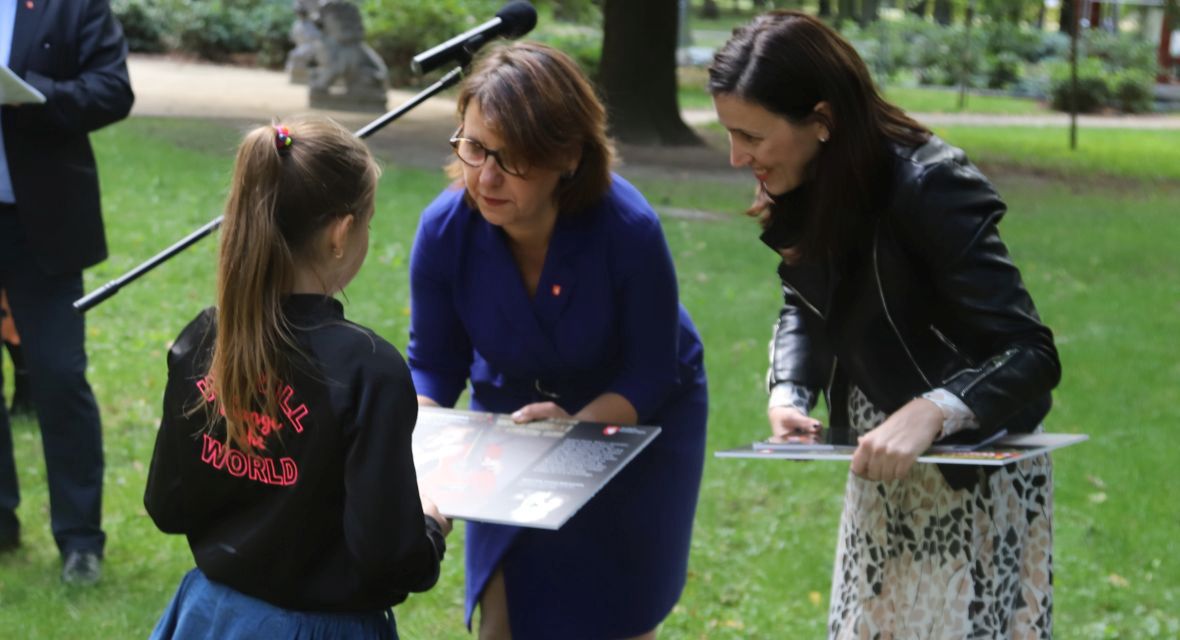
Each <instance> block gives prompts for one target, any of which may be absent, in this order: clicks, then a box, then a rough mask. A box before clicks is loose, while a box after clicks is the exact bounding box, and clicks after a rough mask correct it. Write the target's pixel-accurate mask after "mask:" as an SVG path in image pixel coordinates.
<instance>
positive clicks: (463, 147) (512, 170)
mask: <svg viewBox="0 0 1180 640" xmlns="http://www.w3.org/2000/svg"><path fill="white" fill-rule="evenodd" d="M458 134H459V132H458V131H456V132H455V135H454V136H451V148H452V149H454V150H455V155H456V156H457V157H458V158H459V160H460V161H461V162H462V163H463V164H465V165H467V166H469V167H475V168H479V167H482V166H483V163H484V162H486V161H487V159H488V157H489V156H491V157H492V158H495V159H496V164H497V165H499V167H500V170H501V171H503V172H504V173H507V174H508V175H510V176H514V177H517V178H523V177H524V174H525V173H527V172H528V169H529V168H528V165H527V164H521V163H519V162H518V161H516V160H512V159H507V160H506V159H505V158H504V150H503V149H499V150H495V151H493V150H492V149H489V148H487V147H485V146H483V145H482V144H480V143H478V142H476V141H475V140H472V139H471V138H463V137H460V136H459V135H458Z"/></svg>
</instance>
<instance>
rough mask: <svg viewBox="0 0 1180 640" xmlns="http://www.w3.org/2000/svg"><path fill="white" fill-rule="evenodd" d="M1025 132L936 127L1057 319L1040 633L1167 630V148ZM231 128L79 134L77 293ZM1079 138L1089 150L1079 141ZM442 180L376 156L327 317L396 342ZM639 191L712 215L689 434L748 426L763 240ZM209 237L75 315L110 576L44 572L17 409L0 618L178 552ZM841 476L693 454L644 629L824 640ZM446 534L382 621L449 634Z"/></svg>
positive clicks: (27, 614) (106, 633) (673, 230)
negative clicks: (168, 454) (86, 361)
mask: <svg viewBox="0 0 1180 640" xmlns="http://www.w3.org/2000/svg"><path fill="white" fill-rule="evenodd" d="M1033 131H1038V130H1033ZM1023 132H1024V130H1019V131H1012V130H1009V129H1003V130H976V129H966V128H953V129H948V130H946V131H942V132H941V133H943V134H944V135H945V136H946V137H947V138H948V139H949V140H950V141H951V142H953V143H956V144H962V145H964V146H966V147H967V148H968V150H969V152H970V153H971V155H972V157H974V158H976V159H978V160H980V161H981V162H983V163H985V165H987V166H992V165H994V166H996V167H1004V168H1003V170H997V172H996V177H997V184H998V187H999V189H1000V191H1001V193H1002V194H1003V195H1004V196H1005V197H1006V199H1007V201H1008V202H1009V205H1010V213H1009V215H1008V217H1007V218H1006V220H1005V222H1004V225H1003V227H1002V230H1003V232H1004V235H1005V238H1006V239H1007V241H1008V243H1009V246H1010V248H1011V250H1012V253H1013V254H1014V256H1015V259H1016V260H1017V262H1018V263H1019V264H1020V266H1021V267H1022V269H1023V272H1024V275H1025V279H1026V282H1027V285H1028V287H1029V288H1030V290H1031V291H1032V293H1033V295H1034V297H1035V298H1036V300H1037V303H1038V306H1039V309H1040V312H1041V315H1042V317H1043V318H1044V320H1045V321H1046V322H1047V323H1048V324H1049V325H1050V326H1051V327H1052V328H1053V329H1054V331H1055V334H1056V336H1057V340H1058V346H1059V348H1060V351H1061V357H1062V361H1063V364H1064V368H1065V373H1064V379H1063V381H1062V384H1061V387H1060V388H1059V389H1058V391H1057V393H1056V395H1055V399H1056V404H1055V408H1054V411H1053V413H1052V414H1050V416H1049V420H1048V423H1047V426H1048V428H1049V429H1050V430H1052V431H1065V432H1083V433H1088V434H1090V436H1091V441H1090V442H1088V443H1086V444H1083V445H1080V446H1077V447H1073V448H1070V449H1067V450H1064V451H1062V452H1061V453H1060V454H1058V455H1056V456H1055V457H1054V463H1055V467H1056V472H1055V477H1056V482H1057V492H1056V541H1057V542H1056V566H1055V579H1056V580H1055V581H1056V585H1057V590H1056V600H1057V603H1056V611H1055V617H1056V635H1057V637H1061V638H1118V637H1122V638H1148V637H1177V636H1180V616H1178V614H1177V605H1176V603H1177V601H1178V600H1180V562H1178V561H1177V558H1178V557H1180V511H1178V510H1177V509H1176V508H1175V504H1176V499H1175V497H1174V496H1176V495H1180V473H1177V472H1176V471H1175V470H1174V469H1175V467H1174V466H1173V461H1172V459H1173V457H1174V456H1175V452H1176V451H1178V450H1180V430H1178V429H1177V428H1176V426H1177V424H1180V408H1178V407H1180V402H1178V398H1177V392H1176V391H1175V381H1176V380H1177V379H1180V358H1178V357H1177V356H1180V349H1177V347H1176V346H1174V345H1175V336H1177V335H1180V257H1177V256H1178V252H1177V251H1176V249H1175V246H1174V245H1175V239H1176V238H1177V237H1178V235H1180V234H1178V232H1177V230H1178V227H1180V220H1178V219H1177V213H1178V212H1180V186H1177V184H1178V182H1180V181H1178V180H1177V177H1178V176H1176V172H1177V171H1180V169H1178V167H1180V162H1177V161H1176V160H1177V159H1176V153H1177V151H1176V149H1178V148H1180V144H1177V142H1178V141H1177V138H1175V137H1172V138H1169V137H1167V136H1165V135H1161V134H1160V133H1158V132H1152V133H1148V134H1144V135H1138V134H1136V135H1132V134H1133V132H1119V134H1118V135H1117V136H1105V137H1100V136H1097V135H1093V137H1091V136H1092V134H1091V133H1087V132H1083V138H1082V141H1083V145H1082V149H1083V154H1084V157H1088V158H1090V160H1087V161H1084V162H1083V161H1081V160H1078V158H1081V157H1083V155H1078V156H1068V157H1067V156H1062V155H1061V154H1059V153H1057V152H1055V151H1054V148H1053V146H1052V144H1053V143H1052V141H1053V140H1059V142H1060V144H1061V145H1064V138H1063V137H1060V136H1063V135H1064V134H1062V133H1060V132H1057V131H1053V132H1044V131H1042V132H1041V133H1040V134H1033V133H1029V134H1027V137H1026V136H1025V134H1024V133H1023ZM237 135H238V133H237V132H236V131H234V130H232V129H230V128H228V127H224V126H222V125H218V124H210V123H203V122H195V121H187V120H159V119H134V120H131V121H128V122H125V123H122V124H119V125H117V126H115V127H112V128H109V129H107V130H104V131H102V132H100V133H99V134H97V135H96V136H95V141H96V145H97V150H98V154H99V160H100V163H101V173H102V178H103V187H104V204H105V209H106V219H107V222H108V236H109V239H110V243H111V255H112V257H111V259H110V260H108V261H107V262H106V263H104V264H103V265H101V266H100V267H97V268H95V269H93V270H91V271H90V272H88V274H87V284H88V287H87V288H88V290H90V289H93V288H94V287H96V286H98V285H99V284H101V283H104V282H107V281H109V280H111V279H112V278H114V277H116V276H118V275H120V274H122V273H123V272H125V271H126V270H127V269H129V268H131V267H133V266H135V265H136V264H138V263H139V262H141V261H142V260H144V259H146V258H147V257H149V256H150V255H152V254H154V253H155V252H156V251H158V250H159V249H161V248H162V247H164V246H165V245H167V244H168V243H170V242H172V241H173V240H175V239H177V238H179V237H181V236H182V235H184V234H186V233H188V232H189V231H191V230H192V229H195V228H196V227H198V226H199V225H201V224H203V223H205V222H206V221H208V220H209V219H211V218H212V217H214V216H215V215H217V213H218V212H219V210H220V207H221V204H222V199H223V198H224V194H225V190H226V186H227V182H228V173H229V170H230V165H231V159H232V149H233V147H234V145H235V143H236V139H237ZM378 135H381V134H378ZM1038 136H1040V137H1038ZM1042 138H1044V139H1042ZM1100 138H1101V139H1104V140H1107V141H1108V142H1109V144H1110V146H1109V147H1100V146H1099V143H1098V140H1099V139H1100ZM1116 159H1117V161H1116ZM1156 165H1159V166H1157V167H1156V168H1155V169H1150V167H1152V166H1156ZM1164 165H1168V166H1164ZM1007 167H1015V168H1017V169H1018V170H1017V171H1009V170H1008V169H1007ZM1159 167H1163V168H1159ZM1099 170H1102V171H1103V172H1102V173H1098V171H1099ZM1037 174H1048V175H1049V176H1050V177H1049V178H1045V177H1043V176H1038V175H1037ZM444 182H445V181H444V178H443V177H442V175H441V173H437V172H423V171H414V170H406V169H401V168H398V167H392V166H391V167H387V170H386V173H385V176H384V177H383V183H382V187H381V191H380V193H379V203H378V214H377V217H376V218H375V220H374V222H373V233H372V241H371V242H372V244H371V248H370V253H369V260H368V262H367V263H366V265H365V268H364V269H363V270H362V271H361V274H360V276H359V277H358V279H357V281H356V282H355V283H354V284H353V285H352V286H350V287H349V289H348V292H347V294H348V295H347V298H348V300H347V302H346V306H347V313H348V314H349V316H350V317H351V318H352V319H354V320H356V321H358V322H361V323H363V324H366V325H369V326H371V327H373V328H374V329H376V330H377V331H378V332H380V333H381V334H382V335H384V336H386V337H387V338H389V339H390V340H391V341H392V342H393V343H394V344H395V345H398V346H399V347H400V346H404V344H405V342H406V335H407V327H408V305H409V301H408V287H407V257H408V254H409V249H410V242H411V239H412V237H413V229H414V227H415V225H416V223H417V215H418V212H419V211H420V210H421V208H422V207H423V206H424V205H425V204H426V203H427V202H429V200H430V199H431V198H432V197H433V196H434V195H435V193H436V192H437V190H438V189H439V188H441V187H442V186H443V184H444ZM637 184H638V186H639V187H640V188H641V189H642V190H643V191H644V192H645V193H646V194H647V195H648V197H649V198H650V199H651V200H652V201H653V202H655V203H659V204H666V205H669V206H675V207H682V208H691V209H704V210H710V211H717V212H722V213H730V214H732V216H731V217H730V218H728V219H724V220H721V221H698V220H683V219H677V218H668V219H666V220H665V222H664V224H665V231H666V233H667V236H668V240H669V242H670V244H671V246H672V249H673V252H674V255H675V259H676V263H677V268H678V272H679V276H680V282H681V295H682V299H683V301H684V303H685V305H686V306H687V307H688V308H689V310H690V311H691V312H692V314H693V316H694V318H695V320H696V322H697V326H698V328H699V329H700V332H701V334H702V337H703V338H704V342H705V345H706V357H707V367H708V371H709V378H710V384H711V391H712V403H711V415H710V427H709V429H710V434H709V450H710V451H714V450H717V449H721V448H727V447H732V446H737V445H739V444H743V443H746V442H749V441H751V440H753V439H754V438H758V437H761V436H763V435H764V433H765V432H766V426H765V418H764V415H765V413H764V406H765V393H764V390H763V388H762V385H763V380H764V371H765V366H766V355H765V345H766V341H767V339H768V338H769V330H770V326H771V321H772V318H773V316H774V314H775V312H776V309H777V298H778V285H777V282H776V280H775V275H774V259H773V256H772V255H770V253H769V252H768V251H763V250H761V248H760V246H759V244H758V242H757V239H756V235H757V232H756V229H755V228H754V223H753V222H752V221H750V220H749V219H747V218H745V217H744V216H741V215H740V213H739V212H740V211H741V210H742V209H744V208H745V205H746V203H747V201H748V198H749V196H750V193H751V188H750V186H749V185H746V184H742V183H740V182H736V183H735V182H719V183H709V182H706V181H694V182H691V183H686V182H682V181H671V180H657V179H644V180H637ZM215 254H216V242H215V240H212V239H210V240H205V241H204V242H202V243H200V244H198V245H197V246H195V247H193V248H191V249H189V250H188V251H186V252H184V253H183V254H181V255H180V256H178V257H176V258H174V259H173V260H172V261H171V262H169V263H168V264H166V265H164V266H163V267H161V268H159V269H157V270H156V271H154V272H153V273H151V274H149V275H148V276H146V277H145V278H144V279H142V280H141V281H139V282H137V283H135V284H133V285H131V286H129V287H127V288H126V289H124V290H123V292H121V293H120V294H119V295H118V296H116V297H115V298H113V299H111V300H109V301H108V302H106V303H104V304H103V305H100V306H99V307H97V308H96V309H95V310H93V311H92V312H90V314H89V315H88V318H87V323H88V324H87V327H88V329H87V331H88V338H89V351H90V363H91V369H90V379H91V382H92V384H93V385H94V388H95V392H96V393H97V395H98V399H99V403H100V405H101V407H102V410H103V419H104V429H105V438H106V459H107V472H106V501H105V505H104V513H105V515H104V518H105V520H104V524H105V527H106V529H107V532H108V535H109V536H110V541H109V545H108V549H107V562H106V566H105V571H106V575H105V578H104V581H103V582H102V584H101V585H100V586H98V587H97V588H94V589H89V590H85V589H82V590H75V589H69V588H66V587H63V586H62V585H60V584H59V582H58V579H57V575H58V571H59V561H58V558H57V553H56V550H55V549H54V548H53V543H52V539H51V537H50V535H49V526H48V515H47V496H46V489H45V480H44V464H43V459H42V456H41V451H40V438H39V435H38V432H37V429H36V427H35V425H33V424H32V423H30V422H28V421H23V422H17V423H16V424H15V426H14V439H15V447H16V450H17V459H18V468H19V472H20V477H21V482H22V488H23V502H22V504H21V508H20V516H21V519H22V520H23V522H24V525H25V528H24V537H25V545H24V547H23V548H22V549H21V550H20V551H19V552H18V553H16V554H12V555H8V556H5V557H0V629H2V630H3V631H0V636H3V637H13V638H62V637H69V638H124V637H142V636H144V635H146V634H147V633H148V632H149V630H150V629H151V627H152V625H153V624H154V622H155V620H156V618H157V617H158V615H159V613H160V612H161V611H162V609H163V607H164V605H165V604H166V602H167V600H168V598H169V597H170V596H171V594H172V592H173V590H174V589H175V587H176V584H177V582H178V581H179V579H180V576H181V575H182V574H183V573H184V572H185V571H186V570H188V569H189V568H190V567H191V566H192V559H191V556H190V555H189V552H188V549H187V546H186V545H185V543H184V541H183V539H180V538H177V537H173V536H165V535H163V534H160V533H159V532H157V531H156V530H155V528H154V527H153V525H152V524H151V521H150V520H149V519H148V518H147V516H146V514H145V513H144V510H143V507H142V493H143V485H144V477H145V471H146V467H147V465H148V462H149V460H150V455H151V448H152V444H153V438H154V431H155V428H156V424H157V421H158V419H159V408H160V398H161V394H162V390H163V385H164V380H165V373H166V372H165V367H164V354H165V352H166V350H167V348H168V346H169V342H170V341H171V340H172V339H173V337H175V335H176V333H177V332H178V331H179V330H180V329H181V328H182V327H183V325H184V324H185V323H186V322H187V321H188V320H189V319H190V318H191V317H192V316H193V315H194V314H196V313H197V311H199V310H200V309H201V308H203V307H204V306H207V305H208V304H210V303H211V301H212V295H213V269H214V259H215ZM845 474H846V468H845V467H844V466H843V465H841V464H808V463H775V462H762V461H734V460H716V459H712V458H710V459H709V461H708V463H707V465H706V469H705V477H704V481H703V488H702V496H701V503H700V508H699V512H698V518H697V523H696V529H695V536H694V542H693V555H692V559H691V565H690V567H691V575H690V578H689V582H688V586H687V588H686V590H685V593H684V597H683V598H682V600H681V602H680V604H679V605H677V607H676V609H675V611H674V612H673V614H672V615H671V616H670V617H669V618H668V620H667V622H666V624H665V626H664V631H663V634H662V637H665V638H705V637H708V638H771V639H773V638H814V637H821V636H822V634H823V630H824V628H825V624H826V611H827V600H828V589H829V585H830V571H831V562H832V556H833V552H834V542H835V529H836V522H837V518H838V515H839V510H840V504H841V497H842V492H843V481H844V477H845ZM1169 496H1171V497H1169ZM462 538H463V536H462V527H461V526H459V527H457V528H456V532H455V534H453V535H452V537H451V540H450V543H451V551H450V554H449V555H448V558H447V562H446V565H445V571H444V575H443V578H442V581H441V583H440V584H439V586H438V587H437V588H435V589H434V590H433V591H431V592H429V593H426V594H420V595H415V596H411V598H410V599H409V601H408V602H407V603H405V604H404V605H401V606H399V607H398V608H397V616H398V620H399V626H400V627H401V631H402V635H403V637H406V638H431V639H434V638H456V639H458V638H468V637H470V636H468V635H467V632H466V630H465V629H464V628H463V625H462V622H461V615H462V613H461V609H462Z"/></svg>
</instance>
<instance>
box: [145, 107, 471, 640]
mask: <svg viewBox="0 0 1180 640" xmlns="http://www.w3.org/2000/svg"><path fill="white" fill-rule="evenodd" d="M379 174H380V170H379V169H378V167H377V165H376V163H375V162H374V161H373V158H372V156H371V155H370V154H369V151H368V148H367V147H366V146H365V145H364V143H362V142H361V141H360V140H358V139H357V138H356V137H355V136H353V135H352V134H351V133H349V132H348V131H347V130H346V129H344V128H342V127H340V126H339V125H337V124H335V123H334V122H332V121H330V120H326V119H306V120H299V121H295V122H288V123H285V124H282V125H274V126H267V127H259V128H257V129H255V130H253V131H251V132H250V133H249V134H247V136H246V138H245V140H244V141H243V142H242V144H241V147H240V148H239V149H238V155H237V161H236V164H235V168H234V175H233V184H232V186H231V189H230V194H229V199H228V202H227V204H226V211H225V221H224V223H223V225H222V229H221V247H220V256H219V260H218V267H217V306H216V307H215V308H210V309H206V310H205V311H204V312H202V313H201V314H199V315H198V316H197V318H196V319H194V320H193V321H192V322H191V323H190V324H189V325H188V327H186V328H185V329H184V331H183V332H182V333H181V334H180V336H179V337H178V338H177V340H176V342H175V343H174V344H173V346H172V348H171V350H170V351H169V353H168V386H167V389H166V391H165V394H164V415H163V419H162V420H161V424H160V430H159V433H158V435H157V439H156V448H155V453H154V455H153V457H152V463H151V469H150V471H149V474H148V483H147V489H146V492H145V495H144V504H145V506H146V507H147V511H148V513H149V514H150V515H151V517H152V519H153V520H154V521H155V523H156V525H157V526H158V527H159V528H160V530H161V531H164V532H166V533H183V534H185V535H186V536H187V538H188V542H189V546H190V547H191V549H192V552H193V557H194V559H195V561H196V565H197V566H196V568H195V569H193V570H192V571H190V572H189V573H188V574H187V575H186V576H185V577H184V579H183V581H182V582H181V585H180V588H179V590H178V591H177V593H176V595H175V597H174V598H173V600H172V602H171V604H169V606H168V608H167V610H166V611H165V613H164V615H163V617H162V618H161V620H160V621H159V623H158V624H157V626H156V629H155V632H154V633H153V635H152V637H154V638H193V637H202V638H203V637H217V638H229V637H244V636H247V635H250V636H258V635H260V634H261V635H262V636H265V637H302V636H304V635H307V636H315V637H349V638H354V637H356V638H362V637H363V638H396V637H397V631H396V626H395V624H394V619H393V615H392V610H391V607H392V606H393V605H395V604H397V603H399V602H401V601H403V600H405V598H406V596H407V594H408V593H409V592H411V591H425V590H426V589H429V588H430V587H431V586H433V585H434V583H435V582H436V580H437V579H438V574H439V563H440V562H441V560H442V557H443V554H444V551H445V548H446V545H445V541H444V538H445V536H446V534H447V533H448V532H449V530H450V523H449V522H448V521H447V520H446V519H445V518H443V517H442V516H441V515H440V514H439V513H438V509H437V508H436V507H435V506H434V505H433V503H432V502H431V501H430V500H428V499H427V498H425V497H421V496H420V495H419V493H418V489H417V480H416V477H415V475H414V466H413V458H412V456H411V451H410V438H411V434H412V432H413V427H414V424H415V421H416V419H417V403H416V400H415V391H414V386H413V383H412V381H411V378H410V373H409V370H408V369H407V367H406V363H405V361H404V360H403V359H402V356H401V354H400V353H398V351H397V349H395V348H394V347H393V346H392V345H390V344H389V343H388V342H386V341H385V340H383V339H382V338H381V337H379V336H377V335H376V334H374V333H373V332H372V331H370V330H369V329H366V328H365V327H362V326H360V325H357V324H355V323H352V322H349V321H348V320H345V318H344V314H343V307H342V306H341V304H340V303H339V302H337V301H336V300H335V299H334V298H333V297H332V296H333V295H334V294H335V293H337V292H339V291H342V290H343V289H344V287H345V286H346V285H347V284H348V283H349V282H350V281H351V280H352V279H353V277H354V276H355V275H356V274H357V272H358V271H359V269H360V267H361V264H362V263H363V262H364V259H365V255H366V253H367V250H368V239H369V238H368V236H369V232H368V228H369V222H370V219H371V218H372V216H373V212H374V199H375V194H376V188H377V179H378V177H379Z"/></svg>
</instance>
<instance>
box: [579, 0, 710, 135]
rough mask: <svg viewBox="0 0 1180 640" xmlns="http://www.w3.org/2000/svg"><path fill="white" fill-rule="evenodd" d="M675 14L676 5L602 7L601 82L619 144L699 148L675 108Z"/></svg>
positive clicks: (663, 1) (612, 2)
mask: <svg viewBox="0 0 1180 640" xmlns="http://www.w3.org/2000/svg"><path fill="white" fill-rule="evenodd" d="M677 10H678V1H677V0H647V1H645V2H634V1H633V0H632V1H630V2H628V0H605V2H604V3H603V8H602V31H603V35H602V61H601V63H600V65H599V69H600V71H599V74H600V78H599V81H600V83H601V88H602V92H603V94H605V96H606V103H607V112H608V113H609V116H610V126H611V134H612V135H614V137H615V138H616V139H618V140H619V141H620V142H625V143H628V144H646V145H691V144H701V139H700V138H698V137H697V135H696V133H694V132H693V130H692V129H690V128H689V127H688V125H686V124H684V120H683V119H682V118H681V117H680V108H679V106H678V104H677V95H676V25H677V22H678V21H677V19H676V12H677Z"/></svg>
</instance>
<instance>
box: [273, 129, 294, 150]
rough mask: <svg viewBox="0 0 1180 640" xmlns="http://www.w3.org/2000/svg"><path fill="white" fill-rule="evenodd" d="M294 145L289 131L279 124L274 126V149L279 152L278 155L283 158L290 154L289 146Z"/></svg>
mask: <svg viewBox="0 0 1180 640" xmlns="http://www.w3.org/2000/svg"><path fill="white" fill-rule="evenodd" d="M294 143H295V140H294V139H293V138H292V137H291V130H290V129H288V128H287V127H285V126H283V125H281V124H278V125H275V149H278V150H279V155H283V156H285V155H287V154H288V153H290V152H291V145H292V144H294Z"/></svg>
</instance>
